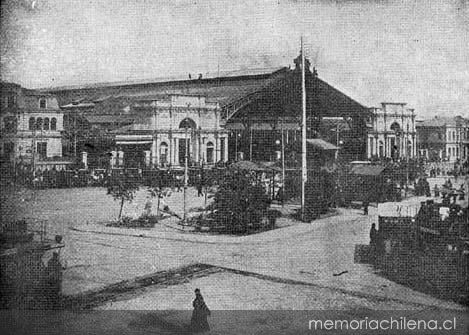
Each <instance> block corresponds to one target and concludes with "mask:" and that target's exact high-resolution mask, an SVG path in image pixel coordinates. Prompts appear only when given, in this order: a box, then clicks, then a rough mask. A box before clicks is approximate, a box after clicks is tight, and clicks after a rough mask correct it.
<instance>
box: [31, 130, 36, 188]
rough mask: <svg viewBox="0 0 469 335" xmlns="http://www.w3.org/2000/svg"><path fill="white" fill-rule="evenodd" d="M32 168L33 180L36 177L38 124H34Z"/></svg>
mask: <svg viewBox="0 0 469 335" xmlns="http://www.w3.org/2000/svg"><path fill="white" fill-rule="evenodd" d="M31 149H32V157H33V161H32V164H31V166H32V168H33V179H34V178H35V177H36V123H34V124H33V143H32V148H31Z"/></svg>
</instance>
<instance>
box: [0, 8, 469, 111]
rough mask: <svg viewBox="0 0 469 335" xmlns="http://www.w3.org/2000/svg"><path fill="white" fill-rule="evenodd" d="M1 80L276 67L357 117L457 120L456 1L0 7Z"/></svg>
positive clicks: (465, 49)
mask: <svg viewBox="0 0 469 335" xmlns="http://www.w3.org/2000/svg"><path fill="white" fill-rule="evenodd" d="M1 25H2V26H1V41H0V43H1V75H2V80H6V81H13V82H17V83H19V84H22V85H23V86H25V87H29V88H37V87H48V86H61V85H73V84H83V83H96V82H109V81H122V80H126V79H144V78H158V77H168V76H175V75H176V76H177V75H182V76H186V75H187V74H188V73H193V74H195V73H200V72H202V73H206V72H216V71H217V70H218V66H219V68H220V71H223V70H233V69H242V68H260V67H275V66H288V65H289V64H293V58H295V57H296V56H297V55H298V52H299V41H300V36H301V35H303V36H304V39H305V43H306V49H307V55H308V56H309V58H310V59H311V62H312V64H314V65H315V66H316V67H317V69H318V73H319V76H320V77H321V78H322V79H324V80H326V81H327V82H328V83H330V84H331V85H333V86H335V87H337V88H339V89H340V90H341V91H343V92H344V93H346V94H348V95H349V96H351V97H352V98H354V99H355V100H357V101H359V102H360V103H362V104H364V105H366V106H376V105H379V104H380V103H381V102H382V101H394V102H407V103H408V104H409V106H410V107H413V108H415V109H416V112H417V113H418V115H419V116H421V117H429V116H433V115H436V114H439V115H443V114H446V115H466V116H469V1H468V0H422V1H412V0H409V1H404V0H401V1H399V0H389V1H385V0H381V1H378V0H362V1H352V0H317V1H314V0H311V1H307V0H304V1H300V0H297V1H293V0H290V1H286V0H231V1H229V0H212V1H209V0H207V1H204V0H192V1H189V0H166V1H165V0H2V20H1Z"/></svg>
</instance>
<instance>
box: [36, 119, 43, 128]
mask: <svg viewBox="0 0 469 335" xmlns="http://www.w3.org/2000/svg"><path fill="white" fill-rule="evenodd" d="M36 129H37V130H41V129H42V117H38V118H37V119H36Z"/></svg>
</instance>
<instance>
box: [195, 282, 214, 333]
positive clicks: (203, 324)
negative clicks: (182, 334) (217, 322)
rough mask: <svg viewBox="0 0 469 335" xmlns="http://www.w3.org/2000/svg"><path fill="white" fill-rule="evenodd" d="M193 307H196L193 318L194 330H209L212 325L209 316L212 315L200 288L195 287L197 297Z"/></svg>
mask: <svg viewBox="0 0 469 335" xmlns="http://www.w3.org/2000/svg"><path fill="white" fill-rule="evenodd" d="M192 307H194V310H193V311H192V318H191V329H192V331H194V332H204V331H209V330H210V326H209V324H208V321H207V316H210V314H211V313H210V310H209V309H208V307H207V305H206V304H205V301H204V298H203V297H202V294H201V293H200V290H199V289H198V288H196V289H195V299H194V301H193V302H192Z"/></svg>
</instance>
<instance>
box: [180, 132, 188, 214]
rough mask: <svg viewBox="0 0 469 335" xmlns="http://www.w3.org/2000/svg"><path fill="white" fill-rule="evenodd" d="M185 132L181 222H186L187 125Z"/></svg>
mask: <svg viewBox="0 0 469 335" xmlns="http://www.w3.org/2000/svg"><path fill="white" fill-rule="evenodd" d="M185 130H186V134H185V137H186V143H185V146H186V150H185V151H186V152H185V157H184V189H183V191H184V214H183V217H182V221H183V222H186V216H187V213H186V211H187V208H186V200H187V180H188V173H187V170H188V157H187V156H188V153H189V143H188V140H187V125H186V127H185Z"/></svg>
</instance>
